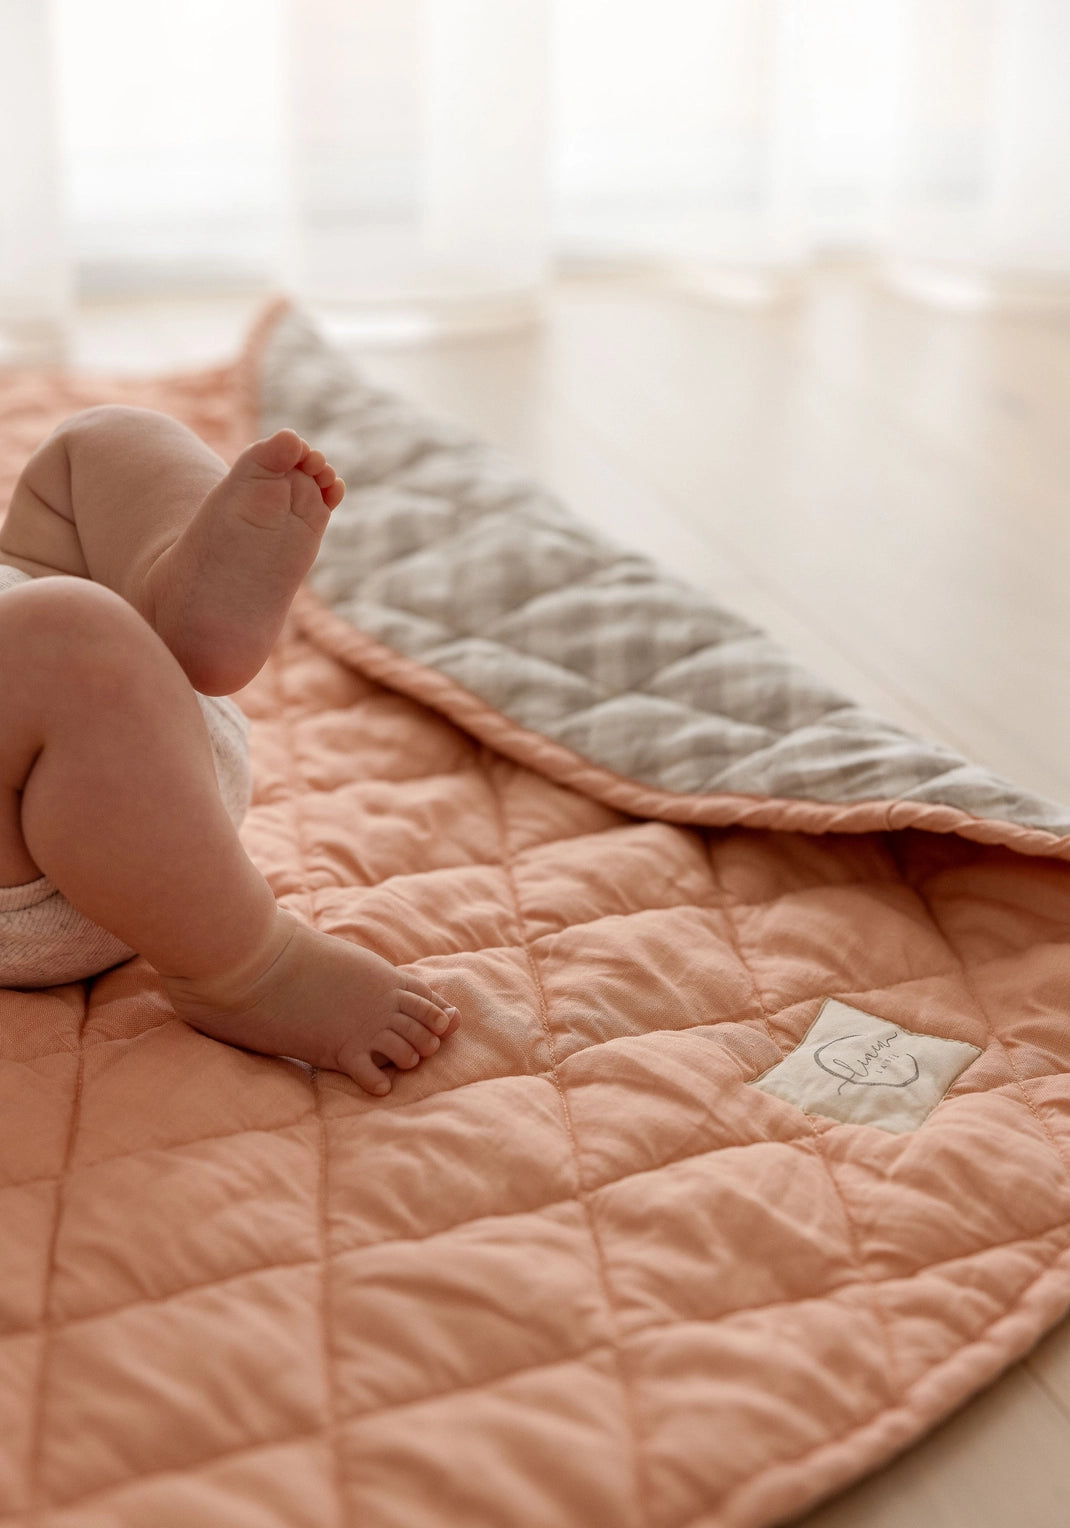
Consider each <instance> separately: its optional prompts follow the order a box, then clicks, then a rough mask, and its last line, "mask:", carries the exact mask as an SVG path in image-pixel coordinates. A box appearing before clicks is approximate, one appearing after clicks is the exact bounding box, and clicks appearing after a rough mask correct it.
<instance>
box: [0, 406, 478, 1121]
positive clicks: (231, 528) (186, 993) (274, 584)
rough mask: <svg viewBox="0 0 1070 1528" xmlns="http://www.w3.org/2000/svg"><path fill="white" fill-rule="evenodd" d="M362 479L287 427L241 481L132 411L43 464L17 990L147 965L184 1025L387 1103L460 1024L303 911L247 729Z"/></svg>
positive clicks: (16, 728) (50, 448) (16, 578)
mask: <svg viewBox="0 0 1070 1528" xmlns="http://www.w3.org/2000/svg"><path fill="white" fill-rule="evenodd" d="M344 492H345V487H344V484H343V483H342V481H341V479H340V478H339V477H338V476H337V475H336V473H335V472H334V469H333V468H332V467H331V466H330V465H329V464H328V462H327V460H326V458H325V457H324V455H323V453H322V452H321V451H314V450H312V449H311V448H310V447H309V445H308V443H307V441H304V440H302V439H301V437H300V436H299V435H297V434H296V433H295V432H294V431H293V430H279V431H277V432H276V434H274V435H272V436H271V437H270V439H268V440H260V441H257V442H256V443H255V444H253V445H251V446H249V447H248V448H247V449H246V450H244V451H243V452H242V454H241V455H240V456H239V457H238V459H237V461H236V462H235V463H234V465H233V466H232V467H231V468H230V470H229V471H228V470H227V467H226V464H225V463H224V462H223V461H221V460H220V458H219V457H217V456H216V455H215V453H214V452H212V451H210V450H209V449H208V447H207V446H206V445H204V443H203V442H202V441H200V440H199V439H198V438H197V436H195V435H194V434H192V433H191V432H190V431H189V430H187V429H186V428H185V427H184V426H183V425H181V424H179V423H178V422H177V421H175V420H173V419H170V418H168V417H167V416H166V415H164V414H157V413H154V412H152V411H150V410H148V409H135V408H126V407H119V406H112V405H107V406H104V407H100V408H94V409H88V410H86V411H85V412H84V413H81V414H77V415H75V416H74V418H72V419H69V420H68V421H67V422H66V423H65V424H63V425H61V426H60V428H59V429H58V430H56V432H55V433H54V434H53V435H51V436H50V437H49V439H48V440H46V441H45V442H44V444H43V445H42V446H41V447H40V448H39V449H38V450H37V451H36V452H35V454H34V455H33V456H32V457H31V459H30V461H29V462H28V464H27V466H26V468H25V470H24V471H23V473H22V476H21V477H20V479H19V482H18V485H17V487H16V489H15V493H14V497H13V499H12V501H11V506H10V509H9V511H8V515H7V520H6V521H5V523H4V525H3V528H2V531H0V589H2V590H3V593H2V594H0V694H2V702H0V704H2V714H3V718H4V724H3V728H2V729H0V982H3V983H4V984H5V985H8V986H18V987H35V986H38V987H39V986H44V985H51V984H53V983H54V982H57V981H74V980H78V979H81V978H83V977H87V976H91V975H94V974H95V973H97V972H98V971H101V970H104V969H106V968H107V967H109V966H112V965H115V964H116V963H117V962H118V961H120V960H123V959H126V958H128V957H129V956H130V955H132V954H133V953H134V952H135V951H136V952H137V953H139V954H141V955H143V956H144V957H145V958H146V959H147V960H148V961H150V962H151V964H152V965H153V966H154V967H155V968H156V970H157V971H158V972H159V975H160V978H161V980H162V982H163V986H164V989H165V991H166V993H167V996H168V998H169V999H170V1001H171V1003H172V1005H173V1006H174V1009H175V1012H176V1013H177V1014H178V1015H179V1017H180V1018H182V1019H185V1020H186V1022H187V1023H189V1024H192V1025H193V1026H194V1027H195V1028H197V1029H200V1030H203V1032H204V1033H205V1034H208V1035H213V1036H215V1038H216V1039H219V1040H226V1041H229V1042H230V1043H231V1044H234V1045H240V1046H245V1047H247V1048H248V1049H250V1050H256V1051H264V1052H266V1053H268V1054H269V1055H279V1056H294V1057H297V1058H298V1059H300V1060H302V1061H306V1062H308V1063H310V1064H311V1065H312V1066H316V1067H327V1068H331V1069H334V1070H337V1071H341V1072H345V1073H346V1074H347V1075H348V1076H350V1077H351V1078H352V1079H353V1081H354V1082H356V1083H358V1084H359V1085H360V1087H362V1088H363V1089H365V1090H366V1091H367V1092H369V1093H375V1094H385V1093H387V1092H389V1090H390V1080H389V1076H388V1075H387V1073H386V1072H384V1070H383V1068H382V1063H383V1062H392V1063H393V1064H394V1065H395V1066H398V1067H406V1068H407V1067H413V1066H416V1065H417V1063H418V1062H419V1061H420V1060H421V1059H422V1058H424V1057H427V1056H430V1055H432V1054H433V1053H434V1052H435V1051H436V1050H437V1049H438V1047H439V1044H440V1043H441V1040H442V1038H443V1037H444V1036H446V1035H448V1034H450V1033H451V1032H452V1031H453V1030H454V1029H455V1028H456V1026H457V1022H458V1018H459V1015H458V1013H457V1010H456V1009H455V1008H452V1007H451V1006H450V1005H449V1003H448V1002H447V1001H446V999H445V998H443V997H441V996H440V995H439V994H438V993H437V992H435V991H433V990H432V989H431V988H430V987H428V986H427V985H425V983H424V982H422V981H419V980H417V979H416V978H415V977H412V976H406V975H403V974H402V973H401V972H399V971H397V970H396V969H395V968H394V967H393V966H392V965H390V964H389V962H388V961H386V960H383V959H382V958H381V957H380V956H378V955H375V954H373V953H372V952H371V951H370V950H366V949H362V948H361V947H360V946H359V945H354V944H351V943H349V942H348V941H346V940H343V939H337V938H332V937H330V936H328V935H326V934H321V933H319V932H317V931H316V930H314V929H310V928H308V927H306V926H305V925H304V924H302V923H300V922H298V921H297V919H296V918H294V917H292V916H291V915H290V914H288V913H287V912H285V911H284V910H283V909H282V908H280V907H278V906H277V905H276V902H275V898H274V895H273V894H272V891H271V888H270V887H269V886H268V883H267V882H266V881H265V879H264V877H263V876H262V875H261V874H260V872H259V871H258V870H257V869H256V867H255V866H254V865H253V863H252V862H251V860H250V859H249V858H248V856H247V855H246V854H245V852H244V850H243V849H242V846H241V844H240V842H239V840H238V834H237V831H236V822H237V820H239V819H240V816H241V813H242V811H243V810H244V806H245V800H246V797H247V792H246V789H245V784H244V779H243V778H242V776H243V774H244V771H245V770H246V769H247V764H246V759H245V736H244V722H243V719H242V718H241V717H240V713H239V712H238V710H237V707H236V706H235V705H234V702H233V701H231V700H229V699H225V698H224V697H228V696H229V695H230V694H231V692H233V691H234V690H237V689H240V688H241V686H242V685H245V684H247V683H248V682H249V681H250V680H251V679H252V678H253V676H254V675H255V674H256V673H258V672H259V670H260V668H261V667H262V666H263V664H264V662H265V660H266V659H267V656H268V654H269V652H270V651H271V648H272V645H273V644H274V642H275V639H276V637H277V636H278V634H279V631H280V629H281V627H282V623H283V620H284V618H285V615H286V612H287V610H288V609H289V606H290V602H291V600H292V599H293V597H294V594H295V593H296V591H297V588H298V585H299V584H300V582H301V580H302V579H303V578H304V576H305V574H306V573H307V572H308V570H309V568H310V567H311V565H312V561H313V559H314V557H315V555H316V549H317V548H318V546H319V543H320V538H321V536H322V535H323V532H324V529H325V527H326V525H327V521H328V519H329V518H330V514H331V511H332V510H333V509H335V508H336V507H337V505H338V504H339V503H340V502H341V499H342V496H343V494H344Z"/></svg>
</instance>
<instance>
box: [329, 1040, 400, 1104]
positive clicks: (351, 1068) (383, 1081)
mask: <svg viewBox="0 0 1070 1528" xmlns="http://www.w3.org/2000/svg"><path fill="white" fill-rule="evenodd" d="M339 1065H340V1069H341V1070H342V1071H343V1072H345V1074H346V1076H347V1077H352V1079H353V1081H354V1082H355V1083H356V1084H357V1086H358V1087H360V1088H363V1089H364V1091H365V1093H375V1094H378V1095H379V1097H382V1096H383V1095H384V1094H386V1093H389V1092H390V1078H389V1077H388V1076H387V1075H386V1073H385V1072H383V1071H382V1070H381V1069H380V1068H379V1067H377V1066H376V1064H375V1062H374V1061H373V1060H372V1058H371V1056H370V1055H369V1054H368V1052H367V1051H366V1050H365V1049H364V1048H363V1046H361V1047H359V1048H358V1047H356V1046H354V1047H353V1051H352V1054H351V1055H350V1054H347V1052H346V1048H345V1047H344V1046H343V1048H342V1054H341V1057H340V1059H339Z"/></svg>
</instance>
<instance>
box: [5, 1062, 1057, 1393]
mask: <svg viewBox="0 0 1070 1528" xmlns="http://www.w3.org/2000/svg"><path fill="white" fill-rule="evenodd" d="M1016 1086H1017V1084H1015V1083H1014V1082H1007V1083H1004V1084H1002V1085H1001V1086H1000V1087H999V1088H992V1089H989V1090H988V1091H989V1092H992V1093H1000V1092H1004V1091H1005V1090H1006V1089H1010V1088H1014V1087H1016ZM832 1128H835V1123H833V1126H832ZM810 1139H811V1137H810V1132H809V1131H808V1132H807V1133H806V1134H802V1135H792V1136H777V1137H776V1138H775V1139H770V1140H769V1141H765V1142H762V1143H761V1144H764V1145H771V1146H795V1145H801V1144H803V1143H805V1142H809V1141H810ZM732 1149H735V1150H745V1149H746V1147H739V1146H737V1147H735V1148H732V1147H711V1148H708V1149H707V1150H704V1151H696V1152H690V1153H688V1154H687V1155H686V1156H680V1157H671V1158H669V1159H668V1160H667V1161H666V1162H659V1163H658V1164H656V1165H655V1166H654V1167H643V1168H640V1169H638V1170H637V1171H636V1172H634V1173H624V1174H623V1175H622V1176H621V1177H619V1178H609V1179H607V1180H606V1182H605V1183H602V1184H600V1185H599V1186H598V1187H597V1188H596V1189H594V1190H593V1193H595V1194H598V1193H601V1192H602V1190H603V1189H606V1188H616V1186H617V1185H618V1184H619V1183H627V1182H628V1180H629V1179H630V1178H635V1177H641V1176H642V1175H643V1174H644V1173H653V1172H662V1171H663V1170H664V1169H665V1168H666V1167H675V1166H676V1165H677V1164H678V1163H683V1162H694V1161H697V1159H698V1158H699V1157H704V1156H712V1155H713V1153H714V1152H715V1151H719V1150H732ZM575 1197H576V1196H575V1194H568V1195H566V1196H565V1197H564V1198H561V1199H550V1200H547V1201H546V1203H544V1204H536V1205H533V1206H531V1208H530V1209H526V1210H513V1211H509V1212H501V1211H494V1210H491V1211H488V1213H487V1214H485V1215H470V1216H467V1217H466V1218H465V1219H464V1220H458V1221H453V1222H451V1224H450V1225H448V1226H441V1227H439V1228H438V1229H437V1230H435V1231H428V1232H427V1233H426V1234H425V1235H424V1236H391V1237H386V1238H385V1239H384V1240H382V1241H377V1242H360V1243H358V1244H357V1245H355V1246H352V1247H343V1248H340V1249H339V1250H338V1251H335V1252H331V1253H329V1254H328V1260H329V1261H330V1262H332V1263H334V1262H339V1261H340V1260H341V1259H342V1258H347V1259H348V1258H353V1257H358V1256H359V1255H360V1254H361V1253H362V1252H375V1251H378V1250H379V1248H380V1247H392V1246H397V1245H408V1244H410V1243H420V1242H425V1241H433V1240H434V1239H435V1237H438V1236H451V1235H452V1234H453V1232H454V1231H458V1230H460V1228H461V1227H462V1226H470V1225H478V1224H479V1223H480V1222H483V1221H489V1220H508V1219H510V1218H511V1216H513V1215H525V1216H526V1215H542V1214H544V1213H545V1212H546V1211H548V1210H556V1209H559V1208H560V1207H561V1206H562V1205H565V1204H571V1203H572V1201H573V1200H574V1199H575ZM1067 1226H1068V1222H1067V1218H1066V1217H1065V1216H1062V1217H1061V1218H1060V1219H1059V1220H1056V1221H1053V1222H1052V1224H1051V1225H1048V1226H1039V1227H1037V1228H1036V1229H1035V1230H1033V1231H1028V1232H1026V1233H1024V1234H1023V1235H1021V1236H1009V1237H1007V1238H1005V1239H1004V1240H1003V1241H995V1242H985V1243H984V1245H983V1246H977V1247H971V1248H969V1249H968V1250H967V1251H965V1252H954V1253H952V1254H951V1255H950V1256H948V1257H942V1258H938V1259H937V1260H936V1261H935V1262H930V1263H925V1264H924V1265H923V1266H921V1267H918V1268H914V1269H911V1271H910V1272H909V1273H894V1274H887V1275H878V1276H875V1277H874V1278H873V1283H874V1286H878V1285H881V1284H902V1283H906V1282H908V1281H909V1280H910V1279H916V1278H918V1277H919V1276H920V1275H921V1274H923V1273H928V1272H931V1271H932V1270H934V1269H937V1268H946V1267H949V1266H950V1265H951V1264H952V1263H959V1262H963V1261H965V1260H966V1259H968V1258H972V1257H976V1256H978V1254H982V1253H987V1252H999V1251H1001V1250H1003V1249H1004V1248H1007V1247H1018V1246H1030V1245H1032V1244H1034V1243H1036V1242H1042V1241H1046V1240H1047V1239H1048V1238H1049V1237H1051V1236H1054V1235H1055V1234H1056V1232H1059V1231H1065V1230H1066V1229H1067ZM319 1261H320V1256H319V1254H318V1253H317V1254H315V1255H312V1256H309V1257H302V1258H295V1259H294V1260H293V1262H271V1263H261V1264H259V1265H257V1266H256V1267H252V1268H239V1269H237V1270H236V1271H235V1272H233V1273H224V1274H220V1275H219V1277H218V1278H214V1279H204V1280H202V1281H201V1282H200V1283H197V1284H183V1285H182V1287H181V1288H179V1289H170V1290H167V1291H165V1292H164V1293H163V1294H160V1295H145V1296H144V1297H143V1298H141V1299H139V1300H125V1301H124V1302H123V1303H122V1304H121V1305H109V1306H107V1307H105V1308H104V1309H103V1310H94V1311H86V1312H84V1313H83V1314H82V1315H78V1316H66V1317H64V1318H63V1320H62V1321H58V1322H55V1323H53V1325H54V1326H55V1327H57V1328H62V1330H63V1331H69V1330H70V1329H71V1328H72V1327H77V1326H82V1325H86V1324H88V1323H91V1322H93V1321H106V1320H108V1319H110V1318H111V1317H112V1316H118V1315H123V1314H125V1313H126V1312H127V1311H131V1310H143V1309H145V1308H146V1307H151V1306H153V1305H166V1304H167V1302H168V1301H169V1300H180V1299H182V1298H183V1297H184V1296H186V1295H197V1294H201V1293H203V1292H204V1291H205V1290H207V1289H219V1288H221V1287H222V1286H224V1285H226V1284H232V1283H236V1282H237V1281H238V1280H240V1279H252V1278H256V1277H257V1275H258V1274H270V1273H275V1272H279V1271H282V1272H292V1271H293V1270H294V1269H297V1268H312V1267H315V1266H316V1265H317V1264H318V1263H319ZM856 1282H857V1281H856ZM849 1287H853V1286H851V1285H848V1284H835V1285H830V1286H829V1288H827V1289H824V1290H822V1291H821V1293H820V1294H816V1295H807V1296H805V1297H799V1298H791V1297H789V1298H788V1299H784V1300H766V1301H764V1302H763V1303H762V1305H761V1306H760V1307H758V1306H753V1305H738V1306H734V1307H733V1308H732V1309H730V1310H723V1311H718V1312H717V1314H716V1315H713V1316H687V1317H675V1316H674V1317H673V1318H672V1320H671V1321H650V1322H645V1323H644V1324H643V1325H642V1326H638V1327H636V1328H635V1330H634V1331H633V1332H631V1333H630V1334H629V1337H634V1336H642V1335H643V1334H644V1333H646V1332H648V1331H657V1330H659V1328H661V1327H662V1326H668V1325H671V1324H672V1323H673V1322H676V1321H679V1320H688V1321H699V1322H702V1321H731V1320H732V1318H733V1317H734V1316H745V1315H749V1314H750V1313H751V1312H752V1311H754V1310H757V1309H759V1308H760V1309H762V1310H773V1309H775V1308H776V1307H778V1306H787V1305H800V1304H805V1303H806V1301H807V1300H810V1299H814V1300H825V1299H830V1298H834V1297H835V1296H836V1295H837V1294H839V1293H840V1292H841V1290H843V1289H847V1288H849ZM41 1330H43V1327H42V1324H41V1323H40V1322H38V1323H35V1324H33V1325H31V1326H24V1327H12V1328H10V1329H9V1330H8V1331H5V1332H2V1333H0V1341H3V1340H4V1339H6V1338H9V1337H30V1336H32V1335H33V1334H34V1333H35V1332H39V1331H41ZM601 1345H602V1344H595V1346H601ZM546 1362H547V1363H557V1362H559V1360H558V1359H548V1360H547V1361H546ZM525 1367H528V1368H538V1367H540V1364H539V1363H535V1364H532V1365H526V1366H525ZM517 1372H523V1371H522V1370H521V1371H517ZM481 1383H482V1382H481ZM431 1398H432V1397H430V1396H429V1397H425V1399H431ZM399 1404H402V1405H411V1404H415V1403H414V1402H409V1401H405V1402H400V1403H399ZM352 1415H354V1413H347V1414H346V1420H349V1419H350V1417H351V1416H352Z"/></svg>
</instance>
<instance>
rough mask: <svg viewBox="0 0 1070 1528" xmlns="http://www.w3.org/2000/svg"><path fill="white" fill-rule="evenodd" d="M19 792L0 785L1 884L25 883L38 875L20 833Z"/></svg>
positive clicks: (20, 797)
mask: <svg viewBox="0 0 1070 1528" xmlns="http://www.w3.org/2000/svg"><path fill="white" fill-rule="evenodd" d="M21 808H22V792H21V791H17V790H15V789H14V787H13V786H10V785H2V786H0V886H24V885H25V884H26V882H27V881H35V880H36V879H37V877H38V876H39V875H40V874H41V872H40V870H39V869H38V868H37V866H36V865H35V864H34V862H33V860H32V859H31V858H30V851H29V850H28V849H27V847H26V840H25V839H24V838H23V836H22V813H21Z"/></svg>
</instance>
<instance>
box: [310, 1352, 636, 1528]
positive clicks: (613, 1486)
mask: <svg viewBox="0 0 1070 1528" xmlns="http://www.w3.org/2000/svg"><path fill="white" fill-rule="evenodd" d="M339 1457H340V1460H341V1467H342V1470H343V1472H344V1479H345V1485H344V1487H343V1499H344V1502H345V1505H346V1509H347V1512H348V1517H349V1521H351V1522H354V1523H369V1524H371V1523H374V1524H375V1528H416V1525H420V1528H423V1525H424V1524H434V1523H443V1524H445V1523H451V1524H452V1523H458V1524H460V1523H463V1524H464V1525H465V1528H501V1525H502V1524H503V1523H506V1522H510V1523H517V1524H521V1523H523V1524H525V1525H527V1524H543V1523H545V1524H547V1525H549V1524H554V1525H557V1524H562V1525H564V1524H569V1525H572V1524H575V1525H577V1528H580V1525H584V1528H586V1525H588V1524H590V1525H594V1524H599V1525H600V1524H603V1523H604V1524H613V1525H614V1528H643V1521H644V1520H643V1517H642V1505H641V1503H640V1500H639V1498H638V1495H637V1474H636V1440H635V1437H634V1432H633V1429H632V1424H631V1416H630V1414H629V1408H628V1402H627V1399H626V1396H625V1393H624V1391H623V1389H622V1386H621V1377H620V1365H619V1361H618V1358H617V1355H616V1353H615V1352H614V1350H613V1349H612V1348H611V1347H610V1346H609V1345H608V1344H600V1345H598V1346H596V1347H595V1348H593V1349H592V1350H591V1351H590V1352H589V1353H587V1354H585V1355H583V1356H581V1357H578V1358H566V1359H563V1360H561V1361H559V1362H556V1363H553V1362H551V1363H547V1364H536V1365H533V1366H531V1367H527V1368H523V1369H520V1370H518V1371H514V1372H512V1373H508V1374H504V1375H502V1376H500V1377H497V1378H494V1379H490V1380H487V1381H486V1382H485V1383H481V1384H478V1385H474V1386H469V1387H467V1388H465V1389H463V1390H460V1391H458V1392H456V1393H451V1394H445V1395H439V1396H434V1397H431V1398H429V1399H427V1400H425V1401H422V1402H414V1403H412V1404H410V1405H407V1406H405V1407H404V1408H402V1409H392V1410H388V1411H385V1412H378V1413H374V1412H373V1413H371V1414H369V1415H367V1416H363V1417H358V1418H356V1419H355V1420H353V1421H351V1422H347V1423H344V1424H343V1425H342V1427H341V1428H340V1436H339Z"/></svg>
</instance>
